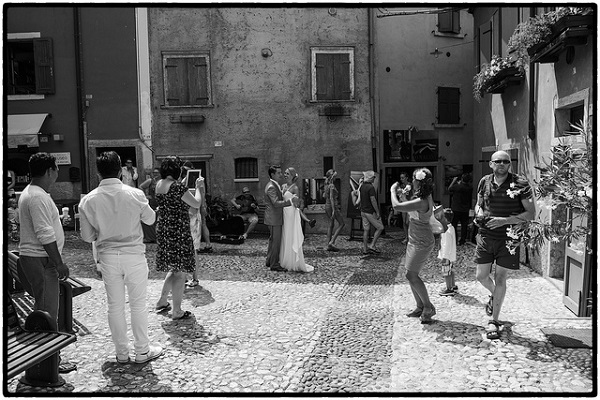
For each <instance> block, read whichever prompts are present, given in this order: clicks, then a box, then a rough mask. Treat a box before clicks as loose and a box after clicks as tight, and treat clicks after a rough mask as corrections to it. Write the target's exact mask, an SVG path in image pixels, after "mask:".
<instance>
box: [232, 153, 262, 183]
mask: <svg viewBox="0 0 600 400" xmlns="http://www.w3.org/2000/svg"><path fill="white" fill-rule="evenodd" d="M252 178H258V160H257V159H256V158H253V157H241V158H236V159H235V179H252Z"/></svg>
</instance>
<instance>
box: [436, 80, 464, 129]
mask: <svg viewBox="0 0 600 400" xmlns="http://www.w3.org/2000/svg"><path fill="white" fill-rule="evenodd" d="M437 95H438V115H437V119H438V121H437V123H438V124H452V125H456V124H459V123H460V89H459V88H453V87H438V92H437Z"/></svg>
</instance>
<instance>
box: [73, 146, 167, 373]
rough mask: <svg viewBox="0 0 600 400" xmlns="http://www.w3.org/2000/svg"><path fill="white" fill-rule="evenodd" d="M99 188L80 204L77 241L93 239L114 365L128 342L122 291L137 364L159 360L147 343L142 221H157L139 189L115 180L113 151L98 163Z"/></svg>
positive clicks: (117, 168) (123, 357)
mask: <svg viewBox="0 0 600 400" xmlns="http://www.w3.org/2000/svg"><path fill="white" fill-rule="evenodd" d="M96 165H97V167H98V173H99V175H100V177H101V179H102V181H101V182H100V185H99V186H98V187H97V188H96V189H94V190H92V191H91V192H90V193H88V194H87V195H85V196H84V197H83V198H82V199H81V202H80V203H79V213H80V218H81V237H82V239H83V240H85V241H86V242H88V243H92V242H94V241H95V247H96V251H97V257H98V264H97V268H98V271H99V272H100V273H101V274H102V280H103V281H104V287H105V288H106V295H107V298H108V325H109V327H110V331H111V335H112V340H113V342H114V344H115V349H116V356H117V362H119V363H122V364H124V363H128V362H129V361H130V357H129V352H130V348H129V338H128V336H127V319H126V317H125V302H126V301H125V289H127V293H128V295H129V306H130V309H131V330H132V331H133V343H134V349H135V354H136V355H135V362H136V363H138V364H139V363H145V362H147V361H150V360H153V359H155V358H157V357H160V356H161V355H162V353H163V349H162V347H161V346H159V345H151V344H150V343H149V339H148V310H147V305H146V293H147V287H148V262H147V260H146V254H145V253H146V245H144V234H143V231H142V222H144V223H145V224H147V225H152V224H153V223H154V220H155V218H156V215H155V213H154V210H152V208H151V207H150V205H149V204H148V199H147V198H146V196H145V194H144V192H143V191H141V190H140V189H136V188H132V187H130V186H128V185H126V184H124V183H123V182H121V180H120V179H119V175H120V174H121V159H120V158H119V155H118V154H117V153H116V152H114V151H108V152H104V153H102V154H101V155H100V156H99V157H98V158H97V160H96Z"/></svg>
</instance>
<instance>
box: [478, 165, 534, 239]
mask: <svg viewBox="0 0 600 400" xmlns="http://www.w3.org/2000/svg"><path fill="white" fill-rule="evenodd" d="M488 184H489V193H488V190H486V186H487V185H488ZM477 194H478V195H479V196H481V197H482V198H483V210H484V211H485V212H486V214H487V215H489V216H490V217H510V216H513V215H518V214H521V213H522V212H524V211H525V208H524V207H523V204H522V203H521V201H522V200H525V199H530V198H531V196H532V191H531V186H530V185H529V182H527V180H526V179H525V178H524V177H521V176H519V175H515V174H511V173H510V172H509V174H508V177H507V178H506V180H505V181H504V182H502V184H501V185H497V184H496V183H495V182H494V174H490V175H486V176H484V177H483V178H481V180H480V181H479V185H478V186H477ZM507 228H508V226H507V225H504V226H501V227H499V228H496V229H487V228H481V229H480V230H479V232H480V233H481V234H482V235H483V236H486V237H490V238H495V239H507V238H508V236H507V235H506V229H507Z"/></svg>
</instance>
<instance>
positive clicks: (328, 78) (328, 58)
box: [315, 53, 333, 100]
mask: <svg viewBox="0 0 600 400" xmlns="http://www.w3.org/2000/svg"><path fill="white" fill-rule="evenodd" d="M316 56H317V57H316V64H315V73H316V75H317V100H333V54H324V53H317V55H316Z"/></svg>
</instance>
